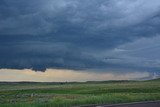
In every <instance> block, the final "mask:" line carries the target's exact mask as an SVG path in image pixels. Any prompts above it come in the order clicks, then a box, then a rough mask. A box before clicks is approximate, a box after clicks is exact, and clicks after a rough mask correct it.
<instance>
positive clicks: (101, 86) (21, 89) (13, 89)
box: [0, 80, 160, 107]
mask: <svg viewBox="0 0 160 107" xmlns="http://www.w3.org/2000/svg"><path fill="white" fill-rule="evenodd" d="M155 100H160V80H155V81H154V80H152V81H116V82H114V81H109V82H105V81H104V82H86V83H63V84H62V83H0V107H71V106H78V105H86V104H116V103H128V102H140V101H155Z"/></svg>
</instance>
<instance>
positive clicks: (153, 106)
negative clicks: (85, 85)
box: [83, 101, 160, 107]
mask: <svg viewBox="0 0 160 107" xmlns="http://www.w3.org/2000/svg"><path fill="white" fill-rule="evenodd" d="M83 107H160V101H153V102H142V103H127V104H115V105H101V106H98V105H90V106H83Z"/></svg>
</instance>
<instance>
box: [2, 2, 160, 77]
mask: <svg viewBox="0 0 160 107" xmlns="http://www.w3.org/2000/svg"><path fill="white" fill-rule="evenodd" d="M159 29H160V1H159V0H0V69H1V70H3V69H15V70H21V71H22V72H23V71H24V70H23V69H32V70H33V71H46V70H47V69H63V70H64V71H65V70H73V71H74V72H78V71H85V72H89V73H97V74H99V73H112V74H119V73H122V74H125V73H137V72H139V73H143V72H148V73H150V75H151V74H153V73H155V72H156V73H158V72H159V70H160V56H159V55H160V43H159V41H160V30H159ZM149 77H150V76H149Z"/></svg>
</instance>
